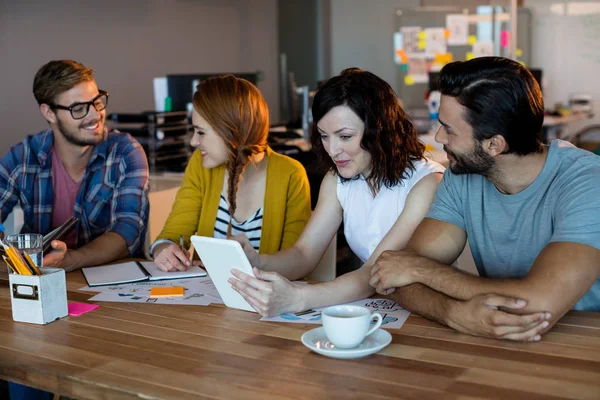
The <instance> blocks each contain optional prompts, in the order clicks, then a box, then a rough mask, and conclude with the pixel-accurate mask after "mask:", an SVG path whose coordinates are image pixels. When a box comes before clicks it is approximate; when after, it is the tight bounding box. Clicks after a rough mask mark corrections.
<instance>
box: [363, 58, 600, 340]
mask: <svg viewBox="0 0 600 400" xmlns="http://www.w3.org/2000/svg"><path fill="white" fill-rule="evenodd" d="M439 79H440V88H441V92H442V99H441V105H440V112H439V122H440V124H441V127H440V129H439V130H438V132H437V134H436V141H438V142H439V143H442V144H443V145H444V149H445V150H446V152H447V153H448V160H449V169H448V170H446V173H445V174H444V178H443V179H442V182H441V184H440V187H439V189H438V191H437V194H436V198H435V201H434V202H433V204H432V205H431V208H430V210H429V213H428V215H427V218H425V219H424V220H423V222H422V223H421V224H420V226H419V227H418V228H417V230H416V231H415V233H414V234H413V236H412V238H411V240H410V242H409V244H408V245H407V248H406V250H404V251H399V252H386V253H384V254H382V256H381V257H380V258H379V259H378V260H377V262H376V263H375V264H374V267H373V269H372V271H371V282H370V283H371V285H372V286H373V287H375V288H376V289H377V291H378V292H379V293H382V294H391V293H392V292H393V295H392V297H393V298H394V300H396V301H397V302H398V303H399V304H400V305H402V306H404V307H405V308H407V309H409V310H411V311H413V312H416V313H417V314H421V315H423V316H425V317H427V318H431V319H434V320H437V321H439V322H441V323H444V324H446V325H448V326H450V327H452V328H454V329H456V330H458V331H461V332H464V333H468V334H471V335H476V336H486V337H493V338H499V339H510V340H519V341H536V340H540V339H541V335H542V334H543V333H545V332H546V331H547V330H548V329H550V327H552V325H553V324H555V323H556V321H557V320H558V319H559V318H560V317H562V316H563V315H564V314H565V313H566V312H567V311H569V310H570V309H571V308H573V309H576V310H585V311H600V279H599V276H600V157H598V156H596V155H594V154H592V153H590V152H587V151H585V150H581V149H578V148H575V147H574V146H572V145H571V144H570V143H567V142H564V141H561V140H556V141H553V142H551V143H550V145H544V144H543V143H542V140H541V129H542V122H543V118H544V103H543V99H542V94H541V91H540V88H539V85H538V84H537V82H536V81H535V79H534V78H533V76H532V75H531V73H530V72H529V71H528V70H527V69H526V68H525V67H523V66H522V65H521V64H519V63H517V62H514V61H512V60H508V59H504V58H498V57H482V58H476V59H473V60H471V61H466V62H454V63H450V64H448V65H446V66H445V67H444V68H443V69H442V71H441V73H440V77H439ZM467 238H468V239H469V245H470V248H471V252H472V253H473V258H474V261H475V264H476V266H477V270H478V272H479V275H480V276H479V277H477V276H473V275H470V274H467V273H465V272H462V271H460V270H458V269H455V268H452V267H451V266H450V264H452V263H453V262H455V261H456V259H457V258H458V256H459V255H460V254H461V252H462V250H463V248H464V246H465V243H466V241H467ZM394 288H399V289H396V290H395V289H394Z"/></svg>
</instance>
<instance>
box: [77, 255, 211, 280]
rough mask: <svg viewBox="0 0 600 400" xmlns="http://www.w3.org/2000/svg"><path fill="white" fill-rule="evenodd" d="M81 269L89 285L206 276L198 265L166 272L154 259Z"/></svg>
mask: <svg viewBox="0 0 600 400" xmlns="http://www.w3.org/2000/svg"><path fill="white" fill-rule="evenodd" d="M81 271H82V272H83V276H84V277H85V280H86V281H87V283H88V286H103V285H117V284H121V283H131V282H140V281H160V280H165V279H181V278H196V277H201V276H206V271H204V270H203V269H202V268H200V267H196V266H193V267H189V268H188V269H187V271H175V272H164V271H161V270H160V269H158V267H157V266H156V264H154V262H152V261H141V262H138V261H129V262H125V263H122V264H112V265H104V266H101V267H87V268H82V269H81Z"/></svg>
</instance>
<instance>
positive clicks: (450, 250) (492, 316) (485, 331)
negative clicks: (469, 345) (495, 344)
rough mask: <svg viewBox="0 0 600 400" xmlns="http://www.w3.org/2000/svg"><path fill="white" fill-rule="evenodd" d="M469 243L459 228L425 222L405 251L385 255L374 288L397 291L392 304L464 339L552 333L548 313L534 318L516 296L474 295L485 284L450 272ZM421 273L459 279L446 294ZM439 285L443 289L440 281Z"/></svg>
mask: <svg viewBox="0 0 600 400" xmlns="http://www.w3.org/2000/svg"><path fill="white" fill-rule="evenodd" d="M465 243H466V233H465V232H464V231H463V230H462V229H460V228H459V227H457V226H455V225H453V224H449V223H446V222H442V221H438V220H434V219H429V218H426V219H425V220H423V222H422V223H421V224H420V225H419V227H418V228H417V230H416V231H415V234H414V235H413V237H412V238H411V240H410V242H409V243H408V245H407V249H406V250H404V251H400V252H387V253H383V254H382V256H381V257H380V258H379V259H378V260H377V261H376V262H375V264H374V266H373V268H372V271H371V285H372V286H374V287H376V288H377V290H378V291H380V292H383V291H385V290H386V289H389V288H392V287H397V289H396V290H395V292H394V293H393V295H392V296H391V298H392V299H394V300H395V301H397V302H398V304H400V305H401V306H403V307H404V308H406V309H407V310H409V311H412V312H415V313H417V314H420V315H422V316H424V317H426V318H430V319H433V320H435V321H438V322H440V323H442V324H445V325H448V326H450V327H452V328H454V329H456V330H458V331H460V332H463V333H468V334H471V335H476V336H485V337H493V338H498V339H510V340H539V339H540V333H541V332H542V331H543V330H544V329H546V328H547V327H548V322H547V321H546V320H547V319H548V318H550V316H549V315H548V313H546V312H543V311H542V312H532V311H530V310H529V309H527V308H526V307H527V305H528V302H527V300H525V301H523V299H522V298H520V297H515V296H514V294H509V293H497V292H495V291H494V290H492V288H491V287H487V288H473V289H469V288H468V287H467V286H468V285H469V284H473V285H475V286H476V285H477V283H475V282H478V281H479V280H483V279H482V278H478V277H475V276H472V275H469V274H466V273H464V272H461V271H458V270H456V269H454V268H452V267H450V266H449V264H451V263H453V262H454V261H456V259H457V258H458V256H459V255H460V253H461V252H462V250H463V248H464V246H465ZM416 270H419V271H422V270H427V271H428V272H427V275H428V276H429V274H431V275H433V274H435V273H436V272H438V273H439V272H440V271H444V272H448V273H451V274H453V276H454V277H460V278H456V279H451V280H449V281H447V282H444V283H443V285H444V288H445V289H447V291H445V290H440V289H441V287H439V286H438V287H435V285H433V287H429V286H428V285H426V284H422V283H420V282H419V280H418V279H416V278H415V271H416ZM445 276H446V275H445ZM463 279H464V280H463ZM435 280H436V282H437V283H439V281H440V280H441V279H437V278H435ZM466 282H469V283H466ZM471 290H472V291H471ZM538 311H540V310H538ZM523 313H525V314H523ZM518 314H523V315H518Z"/></svg>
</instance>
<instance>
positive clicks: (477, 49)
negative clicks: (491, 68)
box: [473, 40, 494, 57]
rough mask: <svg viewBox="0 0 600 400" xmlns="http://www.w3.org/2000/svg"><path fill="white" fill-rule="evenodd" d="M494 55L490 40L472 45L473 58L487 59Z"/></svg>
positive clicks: (492, 44)
mask: <svg viewBox="0 0 600 400" xmlns="http://www.w3.org/2000/svg"><path fill="white" fill-rule="evenodd" d="M493 55H494V42H493V41H491V40H487V41H484V42H482V41H479V42H477V43H475V44H474V45H473V56H474V57H489V56H493Z"/></svg>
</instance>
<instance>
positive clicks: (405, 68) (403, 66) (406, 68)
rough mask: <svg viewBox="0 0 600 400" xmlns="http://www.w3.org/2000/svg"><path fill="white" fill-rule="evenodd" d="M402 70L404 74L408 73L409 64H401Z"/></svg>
mask: <svg viewBox="0 0 600 400" xmlns="http://www.w3.org/2000/svg"><path fill="white" fill-rule="evenodd" d="M400 69H401V70H402V72H408V64H400Z"/></svg>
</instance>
